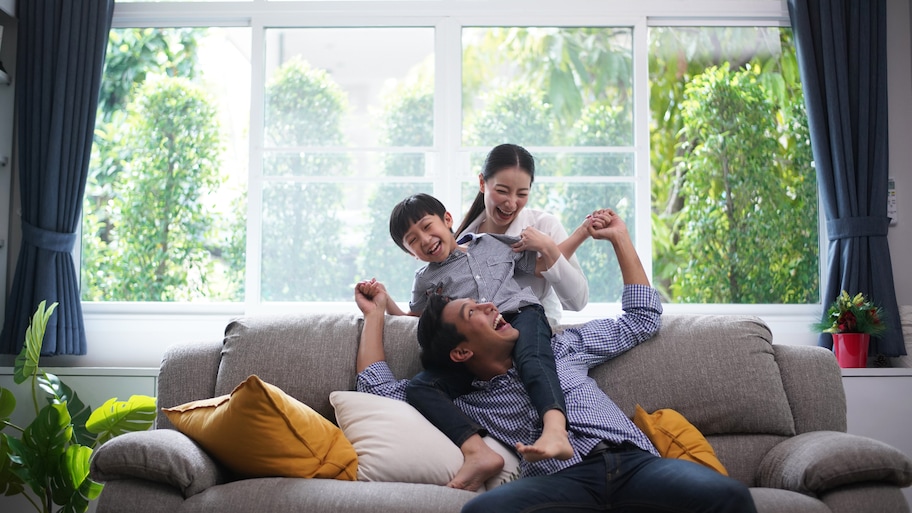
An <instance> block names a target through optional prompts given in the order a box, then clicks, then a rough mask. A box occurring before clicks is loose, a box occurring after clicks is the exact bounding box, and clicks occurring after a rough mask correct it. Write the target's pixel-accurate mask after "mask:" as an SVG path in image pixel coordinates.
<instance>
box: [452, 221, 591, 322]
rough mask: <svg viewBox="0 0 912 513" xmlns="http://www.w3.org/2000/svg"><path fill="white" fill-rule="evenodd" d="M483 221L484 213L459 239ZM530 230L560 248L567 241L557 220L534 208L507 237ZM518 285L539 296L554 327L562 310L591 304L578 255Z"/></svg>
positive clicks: (523, 277)
mask: <svg viewBox="0 0 912 513" xmlns="http://www.w3.org/2000/svg"><path fill="white" fill-rule="evenodd" d="M484 220H485V214H484V213H483V212H482V214H481V215H479V216H478V217H477V218H475V220H474V221H472V222H471V223H470V224H469V225H468V226H467V227H466V229H465V230H463V231H462V232H461V233H458V234H456V238H459V237H462V235H463V234H466V233H475V230H477V229H478V227H479V226H480V225H481V223H482V222H484ZM527 226H532V227H534V228H536V229H537V230H539V231H541V232H543V233H545V234H547V235H549V236H550V237H551V238H552V239H554V242H556V243H558V244H560V243H561V242H563V241H564V240H565V239H566V238H567V230H565V229H564V226H563V225H562V224H561V223H560V221H559V220H558V219H557V217H555V216H554V215H552V214H549V213H547V212H543V211H541V210H535V209H532V208H524V209H522V210H521V211H520V212H519V215H518V216H516V219H514V220H513V222H512V223H511V224H510V226H509V227H508V228H507V232H506V235H512V236H514V237H519V234H520V233H521V232H522V231H523V229H524V228H526V227H527ZM574 229H575V227H574ZM516 281H517V282H518V283H519V284H520V286H523V287H529V288H531V289H532V292H534V293H535V295H536V296H538V298H539V300H540V301H541V304H542V306H543V307H544V308H545V315H546V316H547V317H548V322H549V323H551V326H557V325H558V324H559V323H560V319H561V313H562V312H563V309H567V310H571V311H574V312H576V311H579V310H582V309H583V307H585V306H586V304H587V303H589V282H588V281H587V280H586V276H585V275H584V274H583V270H582V268H581V267H580V265H579V261H578V260H577V259H576V256H575V255H574V256H573V257H572V258H570V260H569V261H568V260H567V259H566V258H564V257H563V255H561V257H560V259H559V260H558V261H557V262H555V263H554V265H552V266H551V268H550V269H548V270H547V271H545V272H544V273H542V277H541V278H539V277H537V276H534V275H519V276H517V277H516Z"/></svg>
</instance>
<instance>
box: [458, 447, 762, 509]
mask: <svg viewBox="0 0 912 513" xmlns="http://www.w3.org/2000/svg"><path fill="white" fill-rule="evenodd" d="M586 511H618V512H620V511H623V512H630V513H634V512H644V513H645V512H653V513H657V512H662V513H675V512H681V513H685V512H686V513H695V512H701V513H756V511H757V509H756V507H755V506H754V501H753V499H752V498H751V495H750V491H749V490H748V489H747V487H746V486H744V484H742V483H741V482H739V481H736V480H735V479H732V478H730V477H726V476H723V475H722V474H719V473H718V472H716V471H715V470H712V469H710V468H708V467H704V466H703V465H700V464H698V463H693V462H690V461H684V460H678V459H672V458H659V457H657V456H654V455H652V454H650V453H648V452H646V451H643V450H642V449H639V448H637V447H636V446H634V445H632V444H629V443H625V444H623V445H621V446H617V447H615V448H613V449H609V450H607V451H605V452H602V453H600V454H597V455H593V456H588V457H587V458H585V459H584V460H583V461H581V462H580V463H577V464H576V465H573V466H572V467H568V468H566V469H564V470H561V471H560V472H557V473H555V474H552V475H549V476H534V477H524V478H521V479H518V480H516V481H512V482H510V483H506V484H504V485H501V486H499V487H497V488H494V489H493V490H490V491H487V492H484V493H482V494H480V495H478V496H477V497H475V498H474V499H472V500H471V501H469V502H468V503H466V504H465V506H463V508H462V513H495V512H496V513H531V512H536V513H541V512H552V513H557V512H574V513H581V512H586Z"/></svg>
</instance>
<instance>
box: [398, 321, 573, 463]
mask: <svg viewBox="0 0 912 513" xmlns="http://www.w3.org/2000/svg"><path fill="white" fill-rule="evenodd" d="M503 316H504V319H506V320H507V322H509V323H510V324H511V325H512V326H513V327H514V328H516V329H517V330H519V339H518V340H517V341H516V345H515V346H514V348H513V365H514V366H515V367H516V370H517V372H518V373H519V377H520V379H521V380H522V382H523V385H524V386H525V388H526V392H527V393H528V394H529V398H530V399H531V401H532V405H533V406H534V407H535V409H536V411H538V413H539V415H540V416H544V414H545V412H546V411H548V410H554V409H557V410H560V411H562V412H566V411H567V407H566V404H565V402H564V393H563V390H561V386H560V380H559V379H558V377H557V368H556V367H555V365H554V351H553V350H552V349H551V326H550V325H549V324H548V319H547V318H546V317H545V310H544V308H542V307H541V306H540V305H531V306H525V307H523V308H522V309H520V311H518V312H514V313H509V314H503ZM473 380H474V376H472V375H471V374H469V373H468V372H467V371H452V370H438V369H425V370H424V371H422V372H420V373H418V374H417V375H416V376H415V377H414V378H412V379H411V381H409V385H408V387H407V388H406V398H407V399H408V402H409V404H411V405H412V406H414V407H415V409H417V410H418V411H419V412H421V414H422V415H424V416H425V417H426V418H427V419H428V420H429V421H430V422H431V424H434V425H435V426H437V428H438V429H440V430H441V431H443V433H444V434H445V435H447V437H448V438H449V439H450V440H452V441H453V443H455V444H456V445H458V446H462V443H463V442H465V441H466V439H468V438H469V437H470V436H472V435H474V434H475V433H478V434H481V435H484V434H485V433H486V432H485V430H484V428H482V427H481V426H480V425H478V424H477V423H475V421H473V420H472V419H470V418H469V417H468V416H466V414H465V413H463V412H462V410H460V409H459V408H458V407H457V406H456V405H455V404H453V399H455V398H457V397H459V396H461V395H463V394H467V393H469V392H471V391H472V381H473Z"/></svg>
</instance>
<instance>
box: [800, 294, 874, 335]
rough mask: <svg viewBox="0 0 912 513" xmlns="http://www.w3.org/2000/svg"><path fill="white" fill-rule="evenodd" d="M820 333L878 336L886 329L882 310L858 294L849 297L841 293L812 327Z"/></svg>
mask: <svg viewBox="0 0 912 513" xmlns="http://www.w3.org/2000/svg"><path fill="white" fill-rule="evenodd" d="M814 328H815V329H816V330H817V331H820V332H821V333H867V334H869V335H874V336H877V335H880V334H882V333H883V332H884V331H886V329H887V325H886V324H885V323H884V320H883V310H882V309H881V308H880V307H879V306H876V305H875V304H874V303H873V302H872V301H871V300H869V299H867V298H866V297H864V294H862V293H861V292H859V293H858V294H855V296H850V295H849V293H848V292H846V291H844V290H843V291H842V293H841V294H839V296H837V297H836V301H833V304H832V305H830V308H829V309H828V310H827V312H826V316H825V317H824V318H823V320H821V321H820V322H818V323H817V324H815V325H814Z"/></svg>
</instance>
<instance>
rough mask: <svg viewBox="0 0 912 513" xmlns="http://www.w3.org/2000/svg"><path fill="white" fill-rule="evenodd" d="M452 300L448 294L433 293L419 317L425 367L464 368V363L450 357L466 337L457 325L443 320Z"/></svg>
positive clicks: (419, 331) (420, 341) (419, 333)
mask: <svg viewBox="0 0 912 513" xmlns="http://www.w3.org/2000/svg"><path fill="white" fill-rule="evenodd" d="M450 300H451V298H450V297H448V296H443V295H440V294H431V296H430V297H428V303H427V306H426V307H425V308H424V311H423V312H421V317H419V318H418V345H419V346H420V347H421V353H420V356H421V365H423V366H424V368H425V369H462V368H464V367H463V364H461V363H457V362H454V361H453V360H452V359H451V358H450V351H452V350H453V349H455V348H456V346H458V345H459V343H460V342H462V341H463V340H465V339H466V337H465V335H463V334H462V333H459V331H457V330H456V325H454V324H452V323H449V322H444V320H443V309H444V307H446V305H447V303H449V302H450Z"/></svg>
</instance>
